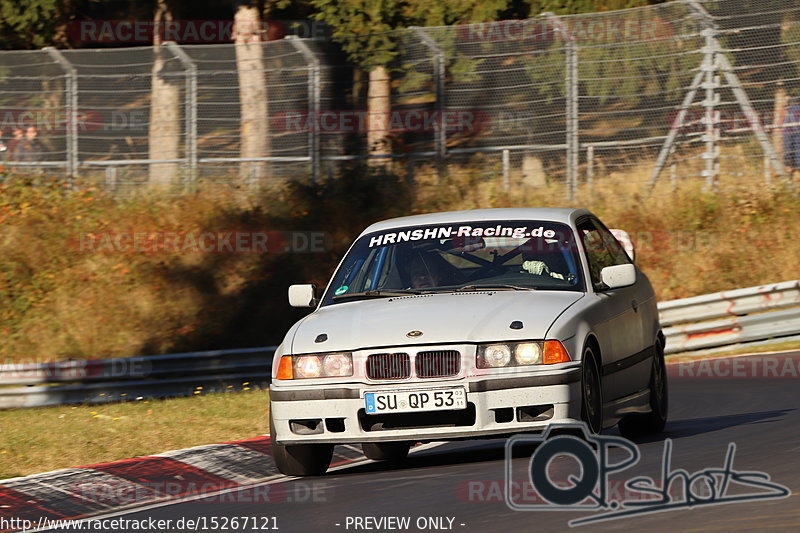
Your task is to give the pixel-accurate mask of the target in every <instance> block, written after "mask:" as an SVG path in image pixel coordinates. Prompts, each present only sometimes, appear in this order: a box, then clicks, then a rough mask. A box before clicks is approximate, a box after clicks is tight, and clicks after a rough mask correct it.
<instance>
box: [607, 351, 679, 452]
mask: <svg viewBox="0 0 800 533" xmlns="http://www.w3.org/2000/svg"><path fill="white" fill-rule="evenodd" d="M649 388H650V412H649V413H647V414H633V415H628V416H626V417H625V418H623V419H622V420H620V421H619V431H620V433H622V434H623V435H624V436H626V437H638V436H641V435H648V434H651V433H661V432H662V431H664V426H665V425H666V424H667V413H668V411H669V388H668V387H667V367H666V365H665V364H664V349H663V348H662V347H661V344H660V343H659V344H657V345H656V355H655V357H654V358H653V367H652V370H651V371H650V386H649Z"/></svg>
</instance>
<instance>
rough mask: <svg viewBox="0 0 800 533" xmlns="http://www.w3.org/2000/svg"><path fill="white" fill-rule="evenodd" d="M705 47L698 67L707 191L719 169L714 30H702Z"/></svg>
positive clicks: (713, 183) (713, 185)
mask: <svg viewBox="0 0 800 533" xmlns="http://www.w3.org/2000/svg"><path fill="white" fill-rule="evenodd" d="M703 35H704V36H705V41H706V45H705V47H704V48H703V57H704V59H703V65H702V66H701V67H700V68H701V70H702V71H703V73H704V74H705V81H704V82H703V88H704V89H705V90H706V96H705V99H704V100H703V107H704V108H705V113H704V116H703V122H705V135H704V140H705V146H706V150H705V153H704V154H703V159H705V170H704V171H703V175H704V176H705V178H706V186H707V187H708V189H709V190H711V189H714V188H715V187H716V184H717V170H718V168H719V147H718V146H717V141H718V140H719V131H718V130H717V124H718V123H719V111H716V109H715V106H716V105H717V104H719V101H720V95H719V93H718V92H717V89H718V88H719V76H718V75H717V72H718V64H717V53H716V52H717V49H716V46H715V42H716V38H715V30H713V29H711V28H707V29H705V30H703Z"/></svg>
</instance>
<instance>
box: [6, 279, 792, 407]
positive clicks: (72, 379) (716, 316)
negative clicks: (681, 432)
mask: <svg viewBox="0 0 800 533" xmlns="http://www.w3.org/2000/svg"><path fill="white" fill-rule="evenodd" d="M658 310H659V316H660V318H661V324H662V326H663V327H664V335H665V336H666V339H667V345H666V350H665V351H666V353H667V354H675V353H681V352H690V353H691V352H695V353H697V351H698V350H701V351H707V350H709V349H711V350H713V349H725V348H727V349H729V348H730V347H731V346H733V345H741V346H748V345H750V344H761V343H764V342H779V341H783V340H788V339H800V280H797V281H786V282H783V283H776V284H772V285H761V286H759V287H749V288H747V289H737V290H733V291H726V292H718V293H715V294H705V295H702V296H695V297H693V298H685V299H682V300H672V301H668V302H662V303H660V304H659V305H658ZM274 353H275V347H272V346H270V347H265V348H242V349H236V350H215V351H209V352H190V353H179V354H169V355H154V356H140V357H128V358H120V359H102V360H88V361H63V362H57V363H45V364H19V365H15V364H11V365H0V409H8V408H19V407H41V406H46V405H63V404H74V403H85V404H94V403H106V402H114V401H123V400H137V399H144V398H153V397H173V396H189V395H191V394H193V393H195V392H197V391H198V390H202V391H204V392H222V391H228V390H241V389H242V388H245V387H251V388H263V387H266V386H268V384H269V381H270V372H271V368H272V355H273V354H274Z"/></svg>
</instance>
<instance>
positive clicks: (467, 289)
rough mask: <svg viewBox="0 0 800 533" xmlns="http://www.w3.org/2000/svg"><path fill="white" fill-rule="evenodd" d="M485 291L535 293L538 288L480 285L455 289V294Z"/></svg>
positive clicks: (501, 284)
mask: <svg viewBox="0 0 800 533" xmlns="http://www.w3.org/2000/svg"><path fill="white" fill-rule="evenodd" d="M485 290H500V291H503V290H506V291H535V290H536V287H521V286H519V285H509V284H505V283H484V284H479V285H464V286H463V287H459V288H457V289H455V290H454V291H455V292H470V291H485Z"/></svg>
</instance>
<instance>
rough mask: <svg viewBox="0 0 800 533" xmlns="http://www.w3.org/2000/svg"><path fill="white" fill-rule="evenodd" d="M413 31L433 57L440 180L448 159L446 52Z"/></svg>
mask: <svg viewBox="0 0 800 533" xmlns="http://www.w3.org/2000/svg"><path fill="white" fill-rule="evenodd" d="M411 30H412V31H413V32H414V34H415V35H416V36H417V37H418V38H419V40H420V41H422V44H424V45H425V46H426V47H427V48H428V50H430V51H431V54H432V55H433V82H434V85H435V87H436V112H437V113H438V115H439V120H438V122H437V125H436V130H435V133H436V139H435V144H436V168H437V171H438V174H439V178H441V177H442V175H443V174H444V172H445V159H446V158H447V128H446V126H445V124H446V121H445V119H444V112H445V101H444V99H445V87H444V78H445V74H446V69H447V65H446V63H445V59H444V51H443V50H442V49H441V48H440V47H439V45H438V44H436V41H434V40H433V39H431V37H430V35H428V34H427V33H425V30H423V29H422V28H420V27H418V26H412V27H411Z"/></svg>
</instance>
